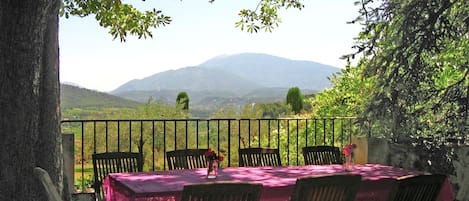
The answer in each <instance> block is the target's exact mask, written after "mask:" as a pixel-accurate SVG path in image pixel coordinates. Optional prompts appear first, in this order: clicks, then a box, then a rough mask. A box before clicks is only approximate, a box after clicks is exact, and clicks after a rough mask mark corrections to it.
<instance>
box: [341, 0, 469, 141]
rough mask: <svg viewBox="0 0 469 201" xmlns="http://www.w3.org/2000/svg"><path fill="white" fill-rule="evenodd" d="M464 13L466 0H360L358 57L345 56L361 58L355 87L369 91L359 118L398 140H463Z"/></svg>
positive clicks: (468, 25) (468, 48) (468, 82)
mask: <svg viewBox="0 0 469 201" xmlns="http://www.w3.org/2000/svg"><path fill="white" fill-rule="evenodd" d="M358 4H360V3H358ZM468 14H469V2H468V1H458V0H455V1H453V0H439V1H432V2H429V1H424V0H410V1H405V2H402V1H397V0H384V1H380V2H373V1H370V0H365V1H362V2H361V10H360V16H359V17H358V18H357V19H355V20H354V21H352V22H353V23H362V24H363V26H364V28H363V31H362V32H361V33H360V34H359V36H358V37H357V39H356V41H357V43H356V46H355V48H357V49H358V51H357V52H356V53H354V54H351V55H347V57H349V58H354V57H355V56H358V55H359V54H360V55H362V58H361V61H360V63H359V65H358V68H359V69H358V70H359V71H361V74H362V76H361V77H362V78H357V79H354V82H355V83H359V82H360V80H361V79H364V80H365V81H366V84H369V85H370V88H368V87H365V89H366V90H367V91H366V92H369V93H366V94H369V97H367V98H366V99H364V100H362V101H360V103H364V105H363V106H359V107H357V108H356V109H357V110H356V111H357V112H358V113H359V114H360V112H361V111H363V113H362V114H360V116H361V117H362V119H363V120H365V121H366V120H368V121H372V122H373V124H374V125H379V126H380V127H381V128H382V129H384V130H386V131H387V132H388V133H389V134H388V135H390V136H392V137H393V138H395V139H398V138H399V137H400V136H415V135H419V136H425V135H444V136H456V135H460V136H463V135H465V134H467V125H468V118H467V117H468V112H467V108H468V89H469V79H468V77H469V76H468V73H469V72H468V69H469V68H468V66H469V62H468V61H469V60H468V59H467V58H468V54H469V45H468V44H469V41H468V37H469V36H468V35H467V34H468V32H469V18H468V17H467V16H468ZM346 77H347V75H346ZM348 78H352V77H350V76H348ZM348 78H347V79H348ZM365 86H367V85H365ZM338 97H342V98H346V96H342V95H340V96H338ZM357 106H358V105H357Z"/></svg>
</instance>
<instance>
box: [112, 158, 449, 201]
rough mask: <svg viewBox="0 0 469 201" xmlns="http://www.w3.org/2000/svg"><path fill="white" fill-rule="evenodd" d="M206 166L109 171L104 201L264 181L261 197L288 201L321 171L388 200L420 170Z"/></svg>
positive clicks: (175, 200) (148, 200)
mask: <svg viewBox="0 0 469 201" xmlns="http://www.w3.org/2000/svg"><path fill="white" fill-rule="evenodd" d="M206 174H207V170H206V169H205V168H200V169H190V170H171V171H156V172H139V173H113V174H109V175H108V176H107V177H106V179H105V181H104V183H103V188H104V189H105V192H106V200H107V201H179V200H180V198H181V195H182V190H183V187H184V185H189V184H198V183H204V182H216V181H230V182H253V183H260V184H262V185H263V191H262V195H261V200H263V201H287V200H290V195H291V193H292V192H293V188H294V186H295V183H296V179H297V178H298V177H304V176H313V175H324V174H360V175H362V182H361V183H360V187H359V190H358V193H357V196H356V199H355V200H356V201H381V200H382V201H385V200H387V197H388V194H389V192H390V189H391V187H392V185H393V183H394V179H396V178H398V177H401V176H407V175H419V174H423V173H422V172H418V171H411V170H406V169H402V168H395V167H391V166H384V165H379V164H365V165H354V167H353V169H352V170H351V171H345V170H344V168H343V166H342V165H306V166H282V167H229V168H221V169H219V171H218V177H217V178H215V179H207V178H206ZM437 200H438V201H453V200H454V195H453V190H452V187H451V184H450V182H449V181H448V179H446V181H445V183H444V184H443V187H442V189H441V191H440V193H439V196H438V199H437Z"/></svg>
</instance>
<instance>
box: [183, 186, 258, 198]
mask: <svg viewBox="0 0 469 201" xmlns="http://www.w3.org/2000/svg"><path fill="white" fill-rule="evenodd" d="M261 193H262V184H254V183H228V182H215V183H203V184H193V185H186V186H184V189H183V191H182V198H181V201H259V200H260V197H261Z"/></svg>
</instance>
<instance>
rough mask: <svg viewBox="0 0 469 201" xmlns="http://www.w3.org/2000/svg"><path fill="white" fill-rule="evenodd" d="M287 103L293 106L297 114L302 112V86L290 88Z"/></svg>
mask: <svg viewBox="0 0 469 201" xmlns="http://www.w3.org/2000/svg"><path fill="white" fill-rule="evenodd" d="M287 104H288V105H290V106H291V108H292V110H293V112H295V113H296V114H298V113H300V111H301V110H302V109H303V95H302V94H301V91H300V88H298V87H292V88H290V89H288V93H287Z"/></svg>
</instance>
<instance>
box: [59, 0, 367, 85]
mask: <svg viewBox="0 0 469 201" xmlns="http://www.w3.org/2000/svg"><path fill="white" fill-rule="evenodd" d="M127 2H131V3H135V6H136V7H138V8H141V9H152V8H156V9H157V10H162V11H163V13H164V14H166V15H169V16H171V18H172V20H173V21H172V23H171V24H170V25H168V26H165V27H160V28H157V29H155V30H153V38H152V39H140V40H139V39H138V38H137V37H133V36H131V37H129V38H128V39H127V42H125V43H121V42H120V40H119V39H116V40H113V38H112V36H111V35H110V34H109V33H108V30H107V29H104V28H102V27H100V26H99V25H98V23H97V22H96V21H95V19H94V18H93V17H86V18H78V17H72V18H69V19H65V18H61V19H60V25H59V45H60V81H61V82H73V83H76V84H78V85H80V86H82V87H85V88H89V89H94V90H98V91H104V92H107V91H111V90H114V89H115V88H117V87H119V86H120V85H122V84H124V83H126V82H128V81H130V80H132V79H142V78H144V77H148V76H151V75H153V74H155V73H158V72H163V71H167V70H171V69H178V68H182V67H187V66H196V65H198V64H200V63H203V62H204V61H206V60H208V59H211V58H213V57H215V56H218V55H225V54H238V53H245V52H255V53H266V54H271V55H275V56H280V57H285V58H288V59H294V60H308V61H315V62H319V63H323V64H328V65H332V66H336V67H339V68H343V67H344V65H345V61H344V60H340V59H339V57H340V56H342V55H344V54H348V53H351V52H352V51H353V50H352V49H351V47H352V45H353V38H354V37H356V36H357V34H358V32H359V31H360V29H361V27H360V26H358V25H350V24H346V22H347V21H351V20H353V19H354V18H355V17H356V16H357V15H358V7H357V6H354V4H353V2H354V1H352V0H327V1H320V0H306V1H304V4H305V8H304V9H303V10H301V11H298V10H294V9H289V10H286V11H282V12H281V13H280V16H281V18H282V20H283V22H282V23H281V24H280V27H278V28H277V29H274V31H273V32H272V33H268V32H267V33H265V32H263V31H262V32H260V33H257V34H251V33H247V32H243V31H241V30H240V29H239V28H236V27H235V25H234V24H235V22H236V21H238V20H239V17H238V15H237V14H238V11H239V10H240V9H242V8H251V9H254V8H255V7H256V5H257V2H258V1H234V0H231V1H230V0H216V1H215V2H214V3H213V4H210V3H208V1H207V0H185V1H178V0H159V1H157V0H146V1H145V2H141V1H130V0H129V1H127Z"/></svg>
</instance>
